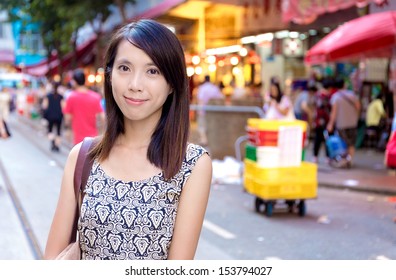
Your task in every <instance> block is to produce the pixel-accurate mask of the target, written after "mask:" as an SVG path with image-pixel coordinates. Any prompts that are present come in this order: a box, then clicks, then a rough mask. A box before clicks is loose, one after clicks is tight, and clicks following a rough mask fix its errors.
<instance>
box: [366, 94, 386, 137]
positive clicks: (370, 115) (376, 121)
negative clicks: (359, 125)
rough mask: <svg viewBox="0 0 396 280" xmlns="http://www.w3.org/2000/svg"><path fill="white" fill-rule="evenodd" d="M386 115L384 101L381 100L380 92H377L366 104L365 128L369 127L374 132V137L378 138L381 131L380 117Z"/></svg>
mask: <svg viewBox="0 0 396 280" xmlns="http://www.w3.org/2000/svg"><path fill="white" fill-rule="evenodd" d="M385 117H386V112H385V109H384V103H383V102H382V94H381V93H380V92H378V93H377V94H375V95H374V98H373V100H371V102H370V103H369V105H368V106H367V111H366V127H367V128H366V129H371V130H373V131H374V132H375V139H376V140H379V139H378V137H379V135H380V133H381V129H382V128H383V127H381V119H383V118H385Z"/></svg>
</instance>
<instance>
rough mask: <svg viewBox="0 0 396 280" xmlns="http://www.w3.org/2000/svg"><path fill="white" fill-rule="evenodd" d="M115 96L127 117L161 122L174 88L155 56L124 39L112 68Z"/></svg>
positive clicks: (134, 119) (112, 84) (112, 83)
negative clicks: (161, 70)
mask: <svg viewBox="0 0 396 280" xmlns="http://www.w3.org/2000/svg"><path fill="white" fill-rule="evenodd" d="M111 86H112V90H113V96H114V99H115V101H116V103H117V105H118V107H119V108H120V110H121V112H122V113H123V114H124V117H125V120H132V121H141V120H152V121H153V122H158V120H159V119H160V117H161V112H162V106H163V105H164V103H165V101H166V99H167V97H168V95H169V94H170V92H171V88H170V86H169V85H168V83H167V82H166V80H165V77H164V76H163V75H162V73H161V72H160V70H159V68H158V67H157V66H156V65H155V64H154V62H153V61H152V60H151V58H150V57H149V56H148V55H147V54H146V53H145V52H144V51H143V50H141V49H139V48H137V47H135V46H134V45H132V44H131V43H129V42H128V41H126V40H124V41H122V42H120V44H119V46H118V51H117V55H116V57H115V60H114V65H113V69H112V72H111Z"/></svg>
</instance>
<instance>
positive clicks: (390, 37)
mask: <svg viewBox="0 0 396 280" xmlns="http://www.w3.org/2000/svg"><path fill="white" fill-rule="evenodd" d="M394 47H396V11H389V12H383V13H376V14H370V15H367V16H363V17H360V18H357V19H354V20H351V21H349V22H346V23H345V24H343V25H341V26H339V27H338V28H336V29H335V30H334V31H332V32H331V33H329V34H328V35H327V36H326V37H324V38H323V39H322V40H320V41H319V42H318V43H317V44H316V45H315V46H313V47H312V48H311V49H310V50H309V51H308V52H307V53H306V56H305V63H307V64H321V63H324V62H332V61H340V60H351V59H358V58H363V57H391V55H392V50H393V48H394Z"/></svg>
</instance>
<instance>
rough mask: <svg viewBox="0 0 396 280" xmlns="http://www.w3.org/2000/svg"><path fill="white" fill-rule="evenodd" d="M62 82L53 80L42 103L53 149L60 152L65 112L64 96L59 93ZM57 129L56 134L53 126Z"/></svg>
mask: <svg viewBox="0 0 396 280" xmlns="http://www.w3.org/2000/svg"><path fill="white" fill-rule="evenodd" d="M59 87H60V83H58V82H52V83H51V87H50V88H49V90H50V92H49V93H48V94H47V95H46V96H45V97H44V98H43V101H42V103H41V106H42V110H43V111H44V118H45V119H46V120H47V132H48V139H49V140H50V142H51V151H53V152H59V147H60V144H61V142H62V139H61V134H62V121H63V113H62V107H63V106H64V103H63V96H62V95H61V94H60V93H59ZM54 127H55V129H56V134H54V133H52V130H53V128H54Z"/></svg>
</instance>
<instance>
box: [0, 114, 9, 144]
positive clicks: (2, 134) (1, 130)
mask: <svg viewBox="0 0 396 280" xmlns="http://www.w3.org/2000/svg"><path fill="white" fill-rule="evenodd" d="M8 137H10V134H9V131H8V128H7V124H6V123H5V121H4V119H3V117H2V116H1V115H0V138H3V139H6V138H8Z"/></svg>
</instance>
